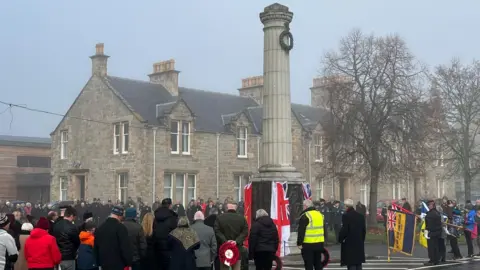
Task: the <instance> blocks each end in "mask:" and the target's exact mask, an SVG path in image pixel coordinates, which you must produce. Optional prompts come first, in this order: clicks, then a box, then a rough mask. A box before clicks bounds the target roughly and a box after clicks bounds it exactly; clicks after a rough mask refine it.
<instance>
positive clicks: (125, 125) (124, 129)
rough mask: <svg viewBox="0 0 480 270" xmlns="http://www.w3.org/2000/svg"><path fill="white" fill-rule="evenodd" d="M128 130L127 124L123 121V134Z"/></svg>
mask: <svg viewBox="0 0 480 270" xmlns="http://www.w3.org/2000/svg"><path fill="white" fill-rule="evenodd" d="M128 131H129V124H128V123H124V124H123V134H128Z"/></svg>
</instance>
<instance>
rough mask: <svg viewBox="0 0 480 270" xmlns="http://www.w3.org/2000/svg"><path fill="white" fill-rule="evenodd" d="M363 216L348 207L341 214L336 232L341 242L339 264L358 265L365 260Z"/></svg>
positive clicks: (365, 231)
mask: <svg viewBox="0 0 480 270" xmlns="http://www.w3.org/2000/svg"><path fill="white" fill-rule="evenodd" d="M366 233H367V230H366V227H365V217H364V216H363V215H362V214H360V213H358V212H357V211H355V210H354V209H353V208H352V207H350V208H348V209H347V211H346V212H345V214H343V216H342V228H341V229H340V233H339V234H338V242H340V243H341V252H340V254H341V255H340V257H341V258H340V264H341V266H345V265H347V266H348V265H358V264H362V263H364V262H365V235H366Z"/></svg>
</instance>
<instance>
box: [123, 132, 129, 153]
mask: <svg viewBox="0 0 480 270" xmlns="http://www.w3.org/2000/svg"><path fill="white" fill-rule="evenodd" d="M123 151H124V152H126V151H128V135H124V136H123Z"/></svg>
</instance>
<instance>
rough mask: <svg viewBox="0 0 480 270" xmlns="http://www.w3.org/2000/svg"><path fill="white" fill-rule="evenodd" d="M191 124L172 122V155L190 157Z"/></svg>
mask: <svg viewBox="0 0 480 270" xmlns="http://www.w3.org/2000/svg"><path fill="white" fill-rule="evenodd" d="M190 137H191V123H190V122H188V121H171V122H170V152H171V153H172V154H180V149H181V151H182V152H181V153H182V155H190V147H191V146H190V145H191V138H190Z"/></svg>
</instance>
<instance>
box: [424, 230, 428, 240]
mask: <svg viewBox="0 0 480 270" xmlns="http://www.w3.org/2000/svg"><path fill="white" fill-rule="evenodd" d="M428 234H429V232H428V231H427V230H423V236H425V239H430V237H429V236H428Z"/></svg>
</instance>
